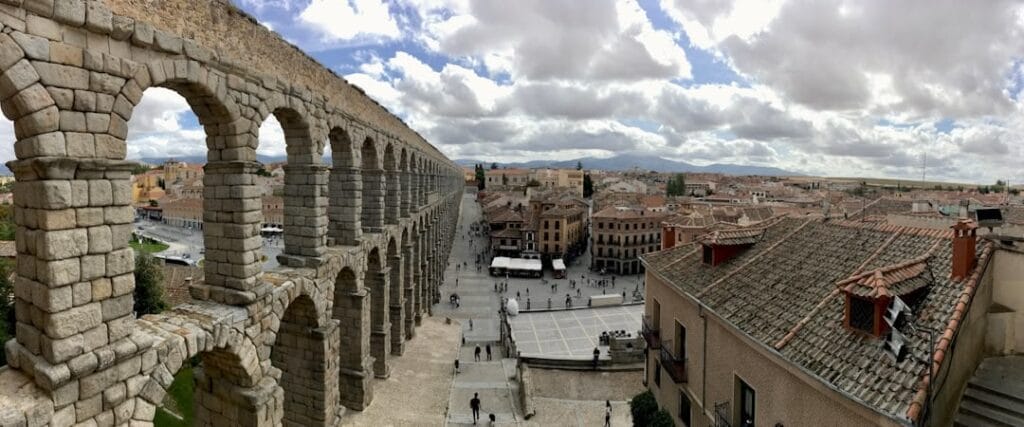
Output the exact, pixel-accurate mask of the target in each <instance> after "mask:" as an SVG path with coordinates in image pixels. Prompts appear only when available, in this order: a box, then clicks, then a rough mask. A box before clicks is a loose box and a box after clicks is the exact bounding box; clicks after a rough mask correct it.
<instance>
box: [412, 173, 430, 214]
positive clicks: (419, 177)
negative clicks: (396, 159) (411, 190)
mask: <svg viewBox="0 0 1024 427" xmlns="http://www.w3.org/2000/svg"><path fill="white" fill-rule="evenodd" d="M413 178H414V179H415V180H416V202H415V203H413V205H414V207H415V208H416V211H417V212H419V211H421V210H423V207H424V205H426V204H427V197H426V194H427V189H426V186H427V181H426V180H425V179H424V177H423V172H422V171H421V172H418V173H416V175H415V176H413Z"/></svg>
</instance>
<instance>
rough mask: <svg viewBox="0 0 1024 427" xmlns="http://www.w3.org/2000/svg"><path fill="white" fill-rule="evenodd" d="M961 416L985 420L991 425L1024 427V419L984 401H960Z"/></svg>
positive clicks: (970, 399) (966, 399)
mask: <svg viewBox="0 0 1024 427" xmlns="http://www.w3.org/2000/svg"><path fill="white" fill-rule="evenodd" d="M959 412H960V414H967V415H971V416H973V417H975V418H979V419H982V420H984V421H985V422H988V423H990V424H991V425H996V426H1007V427H1015V426H1021V425H1024V418H1021V417H1017V416H1014V415H1013V414H1010V413H1007V412H1005V411H1003V410H1002V408H999V407H996V406H993V405H990V404H988V403H986V402H983V401H978V400H974V399H973V398H965V399H964V400H961V401H960V411H959Z"/></svg>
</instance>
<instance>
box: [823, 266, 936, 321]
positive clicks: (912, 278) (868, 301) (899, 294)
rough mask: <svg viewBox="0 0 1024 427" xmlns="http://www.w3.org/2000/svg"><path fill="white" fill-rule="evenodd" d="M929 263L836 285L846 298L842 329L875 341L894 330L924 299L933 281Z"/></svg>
mask: <svg viewBox="0 0 1024 427" xmlns="http://www.w3.org/2000/svg"><path fill="white" fill-rule="evenodd" d="M928 260H929V257H928V256H925V257H921V258H917V259H913V260H910V261H907V262H903V263H899V264H893V265H889V266H886V267H882V268H879V269H877V270H872V271H867V272H864V273H860V274H855V275H853V276H851V277H849V278H846V279H844V280H841V281H839V282H837V283H836V285H837V286H838V287H839V289H841V290H842V291H843V293H844V294H845V295H846V310H845V313H844V316H843V325H844V326H846V328H847V329H849V330H851V331H854V332H859V333H862V334H865V335H870V336H873V337H876V338H880V337H882V336H885V335H886V333H887V332H889V330H895V328H894V327H893V325H896V324H898V323H899V322H901V321H902V320H903V319H902V318H901V316H902V315H904V314H911V313H912V312H913V311H912V310H913V307H915V306H917V305H919V303H920V302H921V301H922V300H923V299H924V297H925V296H926V295H927V292H928V287H929V285H931V283H932V281H933V278H934V277H933V275H932V272H931V269H930V268H929V265H928ZM904 300H906V301H907V302H906V303H905V302H904ZM890 339H896V338H891V337H890Z"/></svg>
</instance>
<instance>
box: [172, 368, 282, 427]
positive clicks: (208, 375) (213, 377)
mask: <svg viewBox="0 0 1024 427" xmlns="http://www.w3.org/2000/svg"><path fill="white" fill-rule="evenodd" d="M205 365H206V363H205V362H204V364H203V365H201V366H198V367H196V368H194V369H193V370H192V372H193V375H194V378H195V385H196V387H195V391H194V394H193V396H192V402H193V411H195V412H194V414H195V415H194V416H195V425H197V426H204V427H205V426H208V427H219V426H229V427H247V426H256V427H264V426H265V427H272V426H279V425H281V424H282V423H281V418H282V414H283V413H284V389H282V388H281V387H280V386H278V385H277V381H275V380H274V379H273V378H271V377H263V379H261V380H260V381H259V382H258V383H257V384H256V385H254V386H251V387H244V386H239V385H236V384H234V383H233V382H232V381H231V380H230V379H229V374H228V373H223V372H218V371H216V370H211V369H209V368H208V367H207V366H205Z"/></svg>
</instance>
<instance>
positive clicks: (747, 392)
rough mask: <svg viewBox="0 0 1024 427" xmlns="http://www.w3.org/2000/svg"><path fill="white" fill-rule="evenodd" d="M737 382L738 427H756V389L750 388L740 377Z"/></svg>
mask: <svg viewBox="0 0 1024 427" xmlns="http://www.w3.org/2000/svg"><path fill="white" fill-rule="evenodd" d="M736 382H737V383H738V384H739V387H738V388H739V392H740V396H739V401H740V406H739V415H740V419H739V423H738V424H737V425H736V427H754V409H755V406H754V400H755V398H756V395H755V394H754V389H753V388H750V386H749V385H747V383H745V382H743V380H741V379H740V378H739V377H736Z"/></svg>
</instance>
